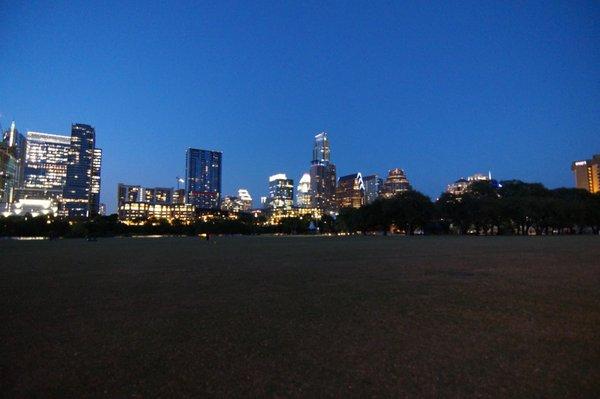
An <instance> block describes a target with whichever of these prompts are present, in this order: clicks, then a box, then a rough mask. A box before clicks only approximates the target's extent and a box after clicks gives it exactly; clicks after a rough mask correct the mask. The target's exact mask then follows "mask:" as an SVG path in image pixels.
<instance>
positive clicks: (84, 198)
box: [63, 123, 101, 217]
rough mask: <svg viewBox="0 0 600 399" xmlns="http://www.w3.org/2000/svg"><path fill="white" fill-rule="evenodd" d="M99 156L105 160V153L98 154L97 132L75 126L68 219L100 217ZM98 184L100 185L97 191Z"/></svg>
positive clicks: (66, 192) (66, 190) (66, 195)
mask: <svg viewBox="0 0 600 399" xmlns="http://www.w3.org/2000/svg"><path fill="white" fill-rule="evenodd" d="M98 156H101V152H99V151H96V131H95V129H94V128H93V127H92V126H90V125H85V124H80V123H76V124H73V125H72V126H71V146H70V148H69V157H68V164H67V178H66V183H65V187H64V190H63V206H64V214H65V215H66V216H69V217H89V216H93V215H95V214H97V213H98V207H99V205H100V203H99V201H98V199H99V197H100V169H101V165H100V163H101V158H100V159H99V160H98V159H97V160H96V161H94V158H95V157H98ZM95 182H97V184H98V186H97V187H96V188H94V184H95ZM95 191H97V192H95Z"/></svg>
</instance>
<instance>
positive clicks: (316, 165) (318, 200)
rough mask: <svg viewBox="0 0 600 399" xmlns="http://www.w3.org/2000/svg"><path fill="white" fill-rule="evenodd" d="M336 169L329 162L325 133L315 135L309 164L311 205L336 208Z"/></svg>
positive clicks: (324, 208)
mask: <svg viewBox="0 0 600 399" xmlns="http://www.w3.org/2000/svg"><path fill="white" fill-rule="evenodd" d="M336 182H337V178H336V170H335V165H334V164H332V163H331V149H330V145H329V139H328V138H327V133H325V132H321V133H319V134H317V135H316V136H315V142H314V145H313V159H312V162H311V165H310V194H311V207H312V208H318V209H322V210H324V211H326V212H334V211H335V210H336V209H337V203H336V200H335V191H336Z"/></svg>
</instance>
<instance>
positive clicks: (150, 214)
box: [118, 202, 196, 224]
mask: <svg viewBox="0 0 600 399" xmlns="http://www.w3.org/2000/svg"><path fill="white" fill-rule="evenodd" d="M118 214H119V219H121V220H122V221H124V222H125V223H129V224H138V223H143V222H144V221H146V220H148V219H150V218H155V219H166V220H168V221H169V222H173V221H175V220H179V221H181V222H183V223H190V222H192V221H194V219H195V217H196V207H195V206H193V205H189V204H151V203H148V202H125V203H122V204H121V205H119V209H118Z"/></svg>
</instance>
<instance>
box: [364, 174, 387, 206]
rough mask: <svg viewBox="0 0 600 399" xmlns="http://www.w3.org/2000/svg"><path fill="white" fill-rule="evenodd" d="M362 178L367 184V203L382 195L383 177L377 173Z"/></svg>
mask: <svg viewBox="0 0 600 399" xmlns="http://www.w3.org/2000/svg"><path fill="white" fill-rule="evenodd" d="M362 180H363V184H364V185H365V204H371V203H372V202H373V201H375V200H376V199H377V198H379V196H380V195H381V190H382V189H383V179H382V178H381V177H379V176H377V175H369V176H365V177H363V179H362Z"/></svg>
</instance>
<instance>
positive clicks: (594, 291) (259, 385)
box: [0, 236, 600, 398]
mask: <svg viewBox="0 0 600 399" xmlns="http://www.w3.org/2000/svg"><path fill="white" fill-rule="evenodd" d="M0 303H1V308H0V309H1V310H0V348H1V356H0V384H1V393H2V394H4V396H7V397H65V396H66V397H84V396H85V397H89V396H93V397H109V398H117V397H119V398H124V397H173V396H191V397H206V396H218V397H224V396H236V397H239V396H243V397H256V396H258V397H315V396H319V397H322V396H327V397H349V396H354V397H364V396H379V397H417V396H418V397H434V396H438V397H439V396H441V397H481V396H483V397H558V398H564V397H594V396H596V397H598V396H597V395H598V393H599V392H600V237H589V236H588V237H544V238H542V237H518V238H517V237H515V238H508V237H506V238H503V237H493V238H483V237H466V238H453V237H441V238H435V237H419V238H417V237H415V238H406V237H348V238H326V237H323V238H318V237H304V238H302V237H287V238H286V237H239V238H217V239H216V240H215V242H211V243H206V242H204V241H200V240H199V239H194V238H156V239H151V238H146V239H136V238H121V239H119V238H114V239H104V240H102V239H100V240H99V241H98V242H87V241H84V240H60V241H52V242H50V241H37V242H32V241H29V242H24V241H20V242H16V241H6V240H5V241H0Z"/></svg>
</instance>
